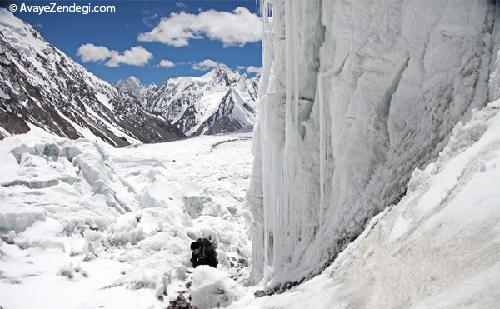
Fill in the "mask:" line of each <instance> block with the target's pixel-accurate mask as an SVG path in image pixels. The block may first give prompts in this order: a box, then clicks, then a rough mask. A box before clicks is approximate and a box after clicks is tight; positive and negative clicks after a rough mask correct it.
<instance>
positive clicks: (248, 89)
mask: <svg viewBox="0 0 500 309" xmlns="http://www.w3.org/2000/svg"><path fill="white" fill-rule="evenodd" d="M257 82H258V77H253V78H248V77H247V76H246V74H241V73H239V72H233V71H232V70H231V69H230V68H228V67H227V66H225V65H224V64H221V63H219V64H218V65H217V66H216V67H215V68H214V69H213V70H211V71H210V72H208V73H206V74H205V75H203V76H201V77H177V78H169V79H167V80H166V81H165V82H164V83H163V85H161V86H160V87H158V88H157V87H156V86H154V85H148V86H143V85H142V84H141V83H140V81H139V80H138V79H137V78H136V77H133V76H132V77H130V78H128V79H127V80H124V81H119V82H117V84H116V87H117V88H118V89H119V90H120V91H122V92H123V93H127V94H129V95H131V96H134V97H135V98H137V99H138V100H139V101H140V102H141V104H142V105H143V106H144V107H145V108H146V109H147V110H148V111H150V112H151V113H154V114H157V115H161V116H162V117H164V118H165V119H166V120H167V121H168V122H169V123H171V124H172V125H174V126H175V127H176V128H177V129H178V130H179V131H180V132H182V133H183V134H185V135H186V136H193V135H201V134H216V133H226V132H233V131H239V130H246V131H248V130H251V129H252V128H253V124H254V121H255V117H256V111H255V101H256V99H257Z"/></svg>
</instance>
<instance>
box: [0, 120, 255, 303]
mask: <svg viewBox="0 0 500 309" xmlns="http://www.w3.org/2000/svg"><path fill="white" fill-rule="evenodd" d="M251 159H252V158H251V153H250V136H249V135H248V134H236V135H226V136H214V137H198V138H192V139H189V140H184V141H179V142H171V143H159V144H148V145H138V146H133V147H132V146H131V147H123V148H114V147H111V146H109V145H108V144H106V143H103V142H101V143H97V142H94V141H90V140H87V139H77V140H69V139H66V138H61V137H57V136H54V135H51V134H49V133H47V132H45V131H43V130H41V129H39V128H36V127H33V128H32V130H31V131H30V132H29V133H27V134H21V135H16V136H11V137H6V138H4V139H3V140H2V141H0V160H1V161H2V165H1V166H0V236H1V239H2V241H0V305H1V306H3V307H4V308H9V309H11V308H14V309H15V308H35V307H36V308H65V309H66V308H100V307H104V308H120V309H123V308H164V307H166V305H167V304H168V301H169V300H171V299H172V298H175V296H177V293H176V292H177V291H179V290H185V289H186V288H185V286H184V285H185V283H186V281H187V280H188V277H189V276H190V275H189V273H188V269H189V266H190V263H189V259H190V249H189V245H190V242H191V241H193V240H195V239H196V238H198V237H202V236H204V237H207V236H208V235H211V236H213V237H214V238H215V241H216V243H217V251H218V258H219V263H220V264H219V269H220V271H221V272H224V273H226V276H231V277H233V278H235V279H237V280H238V281H240V282H242V280H244V279H245V278H246V277H247V276H248V271H247V264H248V260H249V256H250V245H249V238H248V229H249V226H250V222H251V215H250V213H249V211H248V210H247V209H246V206H245V202H244V196H245V188H246V187H247V186H248V181H249V173H250V164H251ZM165 278H167V279H166V282H168V285H167V290H168V297H167V298H166V299H164V300H163V301H158V300H157V299H156V295H157V294H158V293H160V294H161V291H162V289H163V283H162V280H164V279H165ZM227 280H229V281H232V280H230V279H229V278H227ZM227 280H226V281H227ZM233 282H234V281H233ZM233 284H236V282H234V283H233ZM28 294H29V297H27V295H28Z"/></svg>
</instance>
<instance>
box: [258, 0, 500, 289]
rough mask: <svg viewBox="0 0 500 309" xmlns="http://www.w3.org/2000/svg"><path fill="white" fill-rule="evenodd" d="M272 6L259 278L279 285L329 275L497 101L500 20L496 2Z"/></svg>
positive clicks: (262, 125)
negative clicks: (350, 246) (464, 125)
mask: <svg viewBox="0 0 500 309" xmlns="http://www.w3.org/2000/svg"><path fill="white" fill-rule="evenodd" d="M261 6H262V10H263V12H264V14H263V15H264V38H263V50H264V55H263V62H264V63H263V73H262V80H261V84H260V88H259V97H260V101H259V123H258V125H257V128H256V131H255V138H254V155H255V162H254V172H253V177H252V184H251V186H250V189H249V191H248V200H249V202H250V204H251V207H252V211H253V215H254V223H253V224H254V225H253V238H252V239H253V240H252V246H253V269H252V280H253V281H254V282H257V281H259V280H261V279H264V280H265V282H267V283H268V285H269V286H270V287H272V288H278V289H279V288H283V287H286V286H289V285H290V283H293V282H296V281H301V280H303V279H304V278H308V277H310V276H312V275H315V274H317V273H319V272H320V271H321V270H322V269H324V267H325V266H326V265H328V264H329V263H330V262H331V261H332V260H333V259H334V258H335V257H336V256H337V254H338V252H339V251H340V250H342V249H343V248H344V247H345V245H346V244H347V243H348V242H350V241H352V240H353V239H354V238H355V237H357V236H358V235H359V234H360V233H361V232H362V231H363V229H364V226H365V224H366V222H367V220H368V219H369V218H371V217H372V216H373V215H374V214H376V213H378V212H379V211H381V210H382V209H383V208H384V207H386V206H389V205H391V204H393V203H396V202H397V201H398V200H399V199H400V197H401V196H402V195H403V194H404V193H405V191H406V184H407V181H408V179H409V177H410V175H411V173H412V171H413V170H414V169H415V168H417V167H422V166H424V165H425V164H427V163H429V162H430V161H431V160H433V159H434V158H435V157H436V156H437V154H438V153H439V152H440V151H441V149H442V148H443V146H444V145H445V143H446V141H447V139H448V138H449V135H450V132H451V129H452V128H453V126H454V125H455V124H456V123H457V122H458V121H462V120H467V119H468V118H469V117H470V114H471V111H472V109H474V108H480V107H482V106H484V104H485V103H486V102H487V101H488V99H489V100H494V99H496V98H497V92H498V91H497V90H496V89H497V88H498V87H497V86H498V82H497V77H496V76H497V74H496V73H494V72H495V71H494V69H493V68H495V66H494V62H495V61H496V53H497V50H498V44H496V43H495V42H498V40H497V39H498V24H497V23H496V21H497V20H498V19H499V18H498V16H496V15H497V14H498V13H497V10H496V6H495V3H494V2H491V1H486V0H483V1H433V2H431V1H425V2H418V1H411V0H410V1H404V0H400V1H389V2H368V1H298V2H292V1H280V0H273V1H263V2H262V4H261ZM270 12H272V18H270V14H269V13H270ZM494 38H497V39H494ZM492 72H493V73H494V74H492ZM490 76H491V77H490ZM488 96H489V97H488Z"/></svg>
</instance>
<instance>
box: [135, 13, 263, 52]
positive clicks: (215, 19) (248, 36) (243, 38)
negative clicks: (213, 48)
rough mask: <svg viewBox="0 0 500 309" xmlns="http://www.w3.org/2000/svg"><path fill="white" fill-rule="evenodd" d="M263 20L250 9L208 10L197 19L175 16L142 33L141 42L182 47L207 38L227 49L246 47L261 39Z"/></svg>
mask: <svg viewBox="0 0 500 309" xmlns="http://www.w3.org/2000/svg"><path fill="white" fill-rule="evenodd" d="M261 31H262V27H261V21H260V18H259V17H258V16H257V15H256V14H254V13H251V12H250V11H249V10H248V9H247V8H244V7H238V8H236V9H235V10H234V11H233V12H218V11H214V10H209V11H205V12H200V13H198V14H197V15H195V14H190V13H185V12H180V13H172V14H170V16H169V17H164V18H162V19H161V21H160V23H159V24H158V25H157V26H156V27H154V28H153V29H152V30H151V31H150V32H143V33H140V34H139V35H138V37H137V39H138V40H139V41H141V42H161V43H164V44H166V45H170V46H175V47H182V46H186V45H188V44H189V40H190V39H201V38H203V37H204V36H206V37H208V38H209V39H211V40H217V41H221V42H222V43H223V45H224V47H226V46H234V45H238V46H243V45H245V44H246V43H250V42H258V41H260V39H261Z"/></svg>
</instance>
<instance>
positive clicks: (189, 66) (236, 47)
mask: <svg viewBox="0 0 500 309" xmlns="http://www.w3.org/2000/svg"><path fill="white" fill-rule="evenodd" d="M24 2H25V3H26V4H34V5H43V4H47V3H49V2H54V1H24ZM73 2H74V1H61V0H60V1H58V2H57V3H58V5H65V4H72V3H73ZM76 3H77V4H82V5H87V4H88V3H91V4H92V5H102V4H106V5H115V6H116V12H115V13H99V14H98V13H91V14H87V15H83V14H78V13H44V14H41V15H38V14H34V13H23V12H19V11H18V12H17V14H16V16H17V17H19V18H21V19H23V20H25V21H27V22H28V23H30V24H32V25H35V26H36V27H37V28H38V30H39V31H40V32H41V33H42V34H43V36H44V37H45V39H47V40H48V41H49V42H51V43H52V44H53V45H55V46H56V47H57V48H59V49H61V50H62V51H64V52H65V53H66V54H67V55H69V56H70V57H71V58H73V59H74V60H76V61H78V62H79V63H81V64H82V65H84V66H85V67H86V68H88V69H89V70H90V71H92V72H93V73H94V74H96V75H97V76H99V77H101V78H103V79H105V80H107V81H109V82H111V83H114V82H115V81H117V80H119V79H125V78H127V77H128V76H130V75H134V76H137V77H139V79H141V81H142V82H143V83H145V84H147V83H151V82H154V83H157V84H160V83H162V82H163V81H164V80H165V79H166V78H168V77H175V76H199V75H202V74H204V71H202V70H194V69H193V65H194V64H195V63H197V62H200V61H203V60H206V59H209V60H212V61H216V62H222V63H225V64H226V65H228V66H229V67H231V68H233V69H236V68H237V67H240V69H241V70H245V68H247V67H260V66H261V43H260V40H256V39H255V29H258V28H259V26H256V25H255V19H254V16H253V15H254V14H257V11H258V5H257V3H256V1H255V0H248V1H224V0H218V1H212V0H211V1H179V0H177V1H159V0H157V1H104V0H100V1H96V0H94V1H92V0H91V1H76ZM16 4H18V5H20V4H21V1H16ZM238 7H243V8H246V10H248V12H247V11H246V10H245V9H237V8H238ZM235 10H237V11H235ZM207 11H208V12H207ZM180 12H185V14H181V15H179V16H176V17H173V18H172V16H171V14H172V13H177V14H179V13H180ZM220 12H228V13H226V14H220ZM239 14H241V15H239ZM240 16H246V18H247V19H245V18H240ZM161 18H166V19H167V22H166V23H164V24H163V25H159V23H160V21H161ZM240 19H241V20H244V21H248V22H245V23H243V24H242V23H240V22H239V20H240ZM252 23H253V24H252ZM182 25H183V26H182ZM178 28H179V29H178ZM152 31H153V32H152ZM155 31H156V32H155ZM252 31H253V32H252ZM140 33H145V34H144V35H142V39H140V40H139V34H140ZM85 44H88V45H87V46H86V47H87V48H84V49H81V50H80V53H78V50H79V48H80V47H81V46H82V45H85ZM186 44H187V45H186ZM134 46H141V47H142V48H141V49H135V50H133V52H131V53H129V56H130V57H124V56H123V55H124V54H123V53H124V51H126V50H130V48H132V47H134ZM113 55H114V56H113ZM115 56H116V57H115ZM136 56H137V57H139V58H137V59H132V58H134V57H136ZM99 57H100V58H101V59H98V58H99ZM141 57H142V58H141ZM141 59H142V60H141ZM84 60H86V61H84ZM161 60H168V61H170V62H171V63H170V62H165V63H167V64H170V65H172V63H173V64H175V66H173V67H159V66H158V64H159V63H160V61H161ZM207 63H208V64H210V63H211V62H210V61H208V62H205V64H207ZM110 66H113V67H110ZM195 67H196V66H195ZM198 67H199V66H198ZM250 70H251V69H250Z"/></svg>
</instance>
